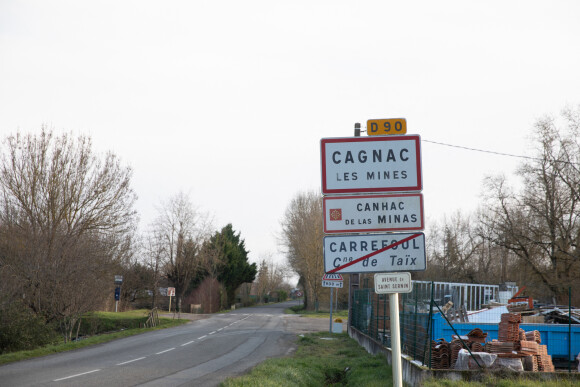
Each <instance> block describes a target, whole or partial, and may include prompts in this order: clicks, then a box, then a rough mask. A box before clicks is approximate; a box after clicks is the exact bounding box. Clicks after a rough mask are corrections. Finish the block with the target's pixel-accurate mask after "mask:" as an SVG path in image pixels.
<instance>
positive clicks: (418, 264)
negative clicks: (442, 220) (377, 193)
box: [323, 232, 427, 274]
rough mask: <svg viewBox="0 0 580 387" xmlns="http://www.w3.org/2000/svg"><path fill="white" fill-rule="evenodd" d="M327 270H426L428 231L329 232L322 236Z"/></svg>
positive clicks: (350, 271) (351, 271) (329, 271)
mask: <svg viewBox="0 0 580 387" xmlns="http://www.w3.org/2000/svg"><path fill="white" fill-rule="evenodd" d="M323 249H324V250H323V255H324V272H325V273H342V274H344V273H381V272H399V271H424V270H425V269H426V268H427V256H426V254H425V234H423V233H421V232H418V233H397V234H360V235H330V236H325V237H324V239H323Z"/></svg>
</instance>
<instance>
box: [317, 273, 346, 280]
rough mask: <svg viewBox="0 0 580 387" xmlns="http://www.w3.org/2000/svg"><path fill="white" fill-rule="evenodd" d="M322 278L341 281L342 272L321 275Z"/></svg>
mask: <svg viewBox="0 0 580 387" xmlns="http://www.w3.org/2000/svg"><path fill="white" fill-rule="evenodd" d="M322 279H323V280H327V281H343V280H344V279H343V278H342V274H325V275H323V276H322Z"/></svg>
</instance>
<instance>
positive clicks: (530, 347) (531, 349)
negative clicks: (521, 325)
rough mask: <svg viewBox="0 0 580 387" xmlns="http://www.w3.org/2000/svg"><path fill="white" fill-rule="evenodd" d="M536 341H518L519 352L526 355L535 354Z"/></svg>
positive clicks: (536, 352) (536, 350)
mask: <svg viewBox="0 0 580 387" xmlns="http://www.w3.org/2000/svg"><path fill="white" fill-rule="evenodd" d="M538 347H539V346H538V343H536V342H535V341H527V340H522V341H520V352H522V353H524V354H526V355H537V354H538V353H539V348H538Z"/></svg>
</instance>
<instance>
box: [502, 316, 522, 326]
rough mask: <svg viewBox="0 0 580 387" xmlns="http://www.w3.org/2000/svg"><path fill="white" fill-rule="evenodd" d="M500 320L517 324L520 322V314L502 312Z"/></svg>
mask: <svg viewBox="0 0 580 387" xmlns="http://www.w3.org/2000/svg"><path fill="white" fill-rule="evenodd" d="M501 322H507V323H514V324H515V323H517V324H519V323H521V322H522V316H521V315H520V314H518V313H502V315H501ZM518 329H519V327H518Z"/></svg>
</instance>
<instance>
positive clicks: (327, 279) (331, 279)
mask: <svg viewBox="0 0 580 387" xmlns="http://www.w3.org/2000/svg"><path fill="white" fill-rule="evenodd" d="M327 274H329V273H324V275H323V276H322V280H323V281H344V278H343V276H342V274H340V273H336V275H339V276H340V279H335V278H324V277H326V275H327ZM333 274H334V273H333Z"/></svg>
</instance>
